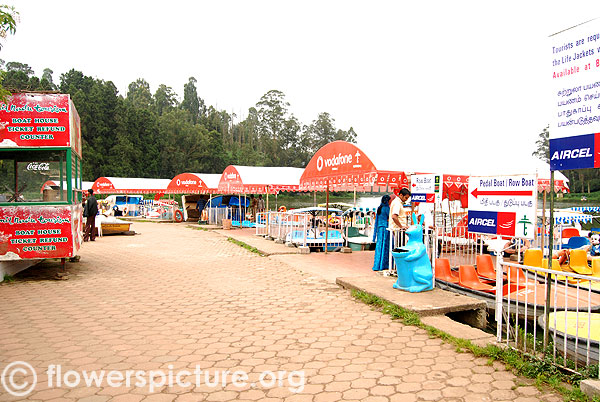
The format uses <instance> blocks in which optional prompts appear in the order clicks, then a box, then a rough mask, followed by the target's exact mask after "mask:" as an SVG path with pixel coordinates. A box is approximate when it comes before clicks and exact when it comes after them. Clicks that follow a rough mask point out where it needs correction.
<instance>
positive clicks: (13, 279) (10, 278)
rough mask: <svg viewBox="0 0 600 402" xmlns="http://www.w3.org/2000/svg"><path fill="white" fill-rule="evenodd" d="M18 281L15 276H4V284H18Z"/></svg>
mask: <svg viewBox="0 0 600 402" xmlns="http://www.w3.org/2000/svg"><path fill="white" fill-rule="evenodd" d="M16 281H17V280H16V279H15V277H14V276H12V275H9V274H4V282H6V283H12V282H16Z"/></svg>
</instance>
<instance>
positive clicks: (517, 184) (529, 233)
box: [468, 175, 537, 239]
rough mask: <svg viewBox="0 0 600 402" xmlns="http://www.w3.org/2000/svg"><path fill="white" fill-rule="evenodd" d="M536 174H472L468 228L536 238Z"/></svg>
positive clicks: (473, 230) (475, 231)
mask: <svg viewBox="0 0 600 402" xmlns="http://www.w3.org/2000/svg"><path fill="white" fill-rule="evenodd" d="M536 207H537V176H536V175H508V176H472V177H471V179H470V180H469V212H468V228H469V232H472V233H487V234H498V235H501V236H511V237H520V238H526V239H533V236H534V232H535V223H536Z"/></svg>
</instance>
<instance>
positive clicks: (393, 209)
mask: <svg viewBox="0 0 600 402" xmlns="http://www.w3.org/2000/svg"><path fill="white" fill-rule="evenodd" d="M394 193H396V191H394ZM396 195H397V197H396V198H394V200H393V201H392V203H391V204H390V222H389V228H390V230H400V229H408V219H407V213H406V212H407V211H406V210H405V209H404V203H405V202H406V201H407V200H408V199H409V198H410V191H409V190H408V189H407V188H403V189H401V190H400V191H398V192H397V194H396Z"/></svg>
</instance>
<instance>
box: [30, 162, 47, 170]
mask: <svg viewBox="0 0 600 402" xmlns="http://www.w3.org/2000/svg"><path fill="white" fill-rule="evenodd" d="M27 170H50V164H49V163H48V162H30V163H29V164H28V165H27Z"/></svg>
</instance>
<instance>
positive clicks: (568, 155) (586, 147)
mask: <svg viewBox="0 0 600 402" xmlns="http://www.w3.org/2000/svg"><path fill="white" fill-rule="evenodd" d="M550 42H551V43H550V44H549V47H548V49H547V52H548V53H549V55H551V58H549V59H548V60H547V63H548V65H549V67H550V65H551V69H552V70H551V73H550V83H551V84H550V89H551V92H550V100H551V101H552V105H551V111H552V113H551V120H550V121H551V123H550V169H551V170H564V169H585V168H597V167H600V19H595V20H592V21H588V22H586V23H583V24H580V25H577V26H575V27H572V28H569V29H565V30H564V31H561V32H559V33H557V34H554V35H552V36H550Z"/></svg>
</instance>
